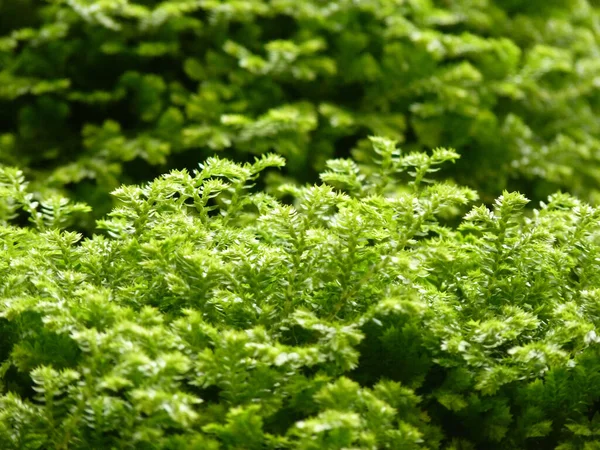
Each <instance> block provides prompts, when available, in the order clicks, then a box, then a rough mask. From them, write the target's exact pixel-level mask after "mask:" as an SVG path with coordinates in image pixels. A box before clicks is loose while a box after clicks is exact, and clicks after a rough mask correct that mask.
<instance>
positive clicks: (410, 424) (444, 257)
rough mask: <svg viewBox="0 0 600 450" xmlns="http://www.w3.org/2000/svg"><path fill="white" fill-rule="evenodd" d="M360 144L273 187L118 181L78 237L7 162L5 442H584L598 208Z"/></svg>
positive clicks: (241, 182) (221, 165) (29, 445)
mask: <svg viewBox="0 0 600 450" xmlns="http://www.w3.org/2000/svg"><path fill="white" fill-rule="evenodd" d="M371 143H372V145H373V154H375V155H377V158H376V159H375V160H374V162H373V163H372V164H371V165H369V166H367V167H366V168H362V167H360V166H359V165H358V164H357V163H356V162H354V161H353V160H349V159H338V160H331V161H329V162H328V163H327V170H325V171H324V172H323V173H322V175H321V178H322V182H321V183H320V184H315V185H306V186H298V185H296V184H288V185H281V186H280V187H279V190H278V192H277V195H275V194H274V193H271V194H269V193H267V192H265V191H263V190H256V189H254V188H252V186H253V185H254V184H255V183H256V182H257V177H258V176H259V174H260V173H261V172H264V171H270V170H272V169H273V168H280V167H282V166H283V164H284V160H283V158H282V157H280V156H276V155H273V154H266V155H263V156H261V157H259V158H257V159H256V160H255V162H253V163H245V164H236V163H233V162H230V161H228V160H226V159H220V158H216V157H212V158H209V159H207V160H206V161H205V162H204V163H203V164H202V165H201V166H200V168H199V169H198V170H195V171H194V172H188V171H187V170H175V171H171V172H170V173H169V174H167V175H164V176H161V177H159V178H157V179H156V180H154V181H152V182H150V183H146V184H143V185H139V186H122V187H120V188H118V189H117V190H115V191H114V192H113V195H114V197H115V198H116V200H117V204H118V206H117V207H116V208H115V209H113V211H112V212H111V213H110V214H109V215H108V216H107V217H106V218H104V219H102V220H100V221H99V222H98V228H99V230H102V233H101V234H96V235H94V236H93V237H90V238H82V236H81V235H79V234H77V233H75V232H72V231H67V230H64V229H63V227H64V226H65V224H68V223H69V221H68V220H67V218H68V217H72V214H73V213H75V214H79V213H81V212H82V211H83V209H84V207H83V206H81V205H79V206H76V205H73V204H71V203H68V202H66V201H58V200H57V201H56V202H54V203H52V204H51V205H53V206H52V207H40V206H38V205H36V204H35V203H34V202H33V200H32V197H31V194H29V192H28V187H27V186H26V185H25V184H24V181H23V179H22V175H21V174H20V173H19V172H18V171H16V170H14V169H9V168H3V169H2V171H1V172H0V180H1V181H2V196H0V199H1V200H0V205H1V208H0V211H1V212H2V217H1V220H2V224H1V226H0V236H1V238H0V242H1V243H2V246H3V252H2V253H1V254H0V273H1V277H2V280H3V281H2V283H1V284H0V298H1V300H0V336H1V338H2V343H3V345H2V346H1V347H0V381H1V384H0V389H1V394H2V395H1V396H0V442H2V446H3V448H6V449H17V448H18V449H84V448H85V449H89V448H98V449H100V448H123V449H127V448H131V449H134V448H135V449H140V448H148V449H150V448H165V449H264V448H273V449H303V450H305V449H306V450H307V449H340V450H341V449H349V448H355V449H359V448H360V449H383V448H388V449H438V448H439V449H442V448H443V449H475V448H489V449H519V450H522V449H546V448H548V449H550V448H561V449H563V450H565V449H589V448H594V447H595V446H598V445H600V441H599V440H598V438H597V434H598V432H597V405H598V401H599V400H600V380H599V379H598V377H599V375H598V374H600V370H599V369H600V366H599V365H600V358H599V356H600V355H599V354H598V352H599V347H598V343H599V341H600V338H599V337H598V331H597V327H598V325H599V323H598V317H600V314H599V312H600V311H599V309H598V301H597V297H598V292H600V277H599V275H598V274H599V273H600V271H599V270H598V269H599V267H598V261H599V260H600V259H599V256H598V250H599V249H600V246H599V240H598V239H599V236H600V228H599V226H598V223H599V221H598V219H599V215H600V212H599V211H598V210H597V209H596V208H594V207H591V206H588V205H586V204H585V203H583V202H581V201H580V200H577V199H575V198H574V197H572V196H570V195H567V194H561V193H559V194H555V195H553V196H551V197H550V198H549V199H548V200H547V201H546V202H544V203H541V204H540V206H539V207H537V208H535V209H526V208H525V206H526V204H527V202H528V200H527V199H526V198H525V197H523V196H522V195H521V194H518V193H508V192H505V193H504V194H503V195H502V196H500V197H499V198H498V199H497V200H496V202H495V204H494V205H493V207H492V208H491V209H489V208H487V207H485V206H476V205H474V206H473V203H474V202H475V201H476V200H477V196H476V194H475V192H474V191H472V190H471V189H469V188H466V187H460V186H457V185H455V184H452V183H449V182H440V181H435V182H434V181H433V180H431V179H430V178H431V177H432V176H433V172H435V171H436V170H437V169H438V168H439V167H440V166H441V165H442V164H443V163H445V162H450V161H454V160H456V159H457V157H458V155H457V154H456V153H455V152H454V151H450V150H446V149H436V150H434V151H432V152H430V153H410V152H409V153H403V152H401V151H400V150H399V149H397V148H396V146H395V144H394V142H392V141H389V140H386V139H381V138H372V139H371ZM278 195H281V196H282V198H285V199H289V200H290V201H286V202H283V201H282V200H280V199H278ZM39 204H40V205H44V203H43V202H40V203H39ZM40 208H41V209H40ZM50 210H51V211H52V212H51V213H50V212H47V211H50ZM465 212H466V214H465ZM23 214H25V215H26V216H27V215H28V216H29V217H31V219H32V221H33V226H31V227H21V226H17V225H15V224H14V221H15V220H19V217H21V216H22V215H23ZM40 214H41V219H40V218H39V217H40ZM15 215H17V217H16V218H15ZM461 216H464V217H463V218H462V219H461ZM56 218H62V219H60V220H59V219H56ZM557 446H558V447H557Z"/></svg>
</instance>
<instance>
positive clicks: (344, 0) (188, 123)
mask: <svg viewBox="0 0 600 450" xmlns="http://www.w3.org/2000/svg"><path fill="white" fill-rule="evenodd" d="M599 19H600V12H599V11H598V10H597V2H595V1H593V0H527V1H521V0H360V1H355V0H336V1H332V0H301V1H296V0H294V1H292V0H268V1H267V0H243V1H236V0H166V1H156V0H102V1H97V0H53V1H47V2H44V1H34V0H19V1H15V0H2V1H0V36H2V37H1V38H0V162H2V163H4V164H8V165H11V166H19V167H21V168H22V169H23V170H25V172H26V175H27V176H28V177H29V179H30V180H31V181H32V182H33V183H34V186H35V187H36V189H37V190H44V191H47V190H54V191H56V190H59V191H61V190H63V189H65V188H66V189H67V191H69V195H70V196H74V197H75V198H76V199H78V200H83V201H86V202H87V203H89V204H92V205H93V206H94V211H95V213H96V214H97V216H98V215H101V214H103V213H105V212H107V211H108V210H110V204H109V203H108V202H107V199H108V195H107V194H108V192H110V191H112V190H113V189H115V188H116V187H118V186H119V185H120V184H121V183H131V182H134V183H137V182H141V181H147V180H149V179H152V178H154V177H155V176H156V175H157V174H159V173H162V172H164V171H166V170H167V169H171V168H178V169H181V168H183V167H185V166H186V165H188V164H189V161H194V163H195V161H199V160H202V159H204V158H205V157H207V156H210V155H211V154H212V153H213V152H214V151H226V152H227V153H226V154H227V155H229V156H233V157H235V158H236V159H239V158H243V159H244V160H251V159H252V158H251V157H250V156H249V154H264V153H266V152H269V151H275V152H277V153H279V154H281V155H283V156H285V157H286V159H287V160H288V162H289V164H288V172H287V173H288V174H289V175H292V176H293V177H295V178H297V179H299V180H300V181H306V180H311V181H314V175H315V174H316V173H317V172H315V169H316V170H317V171H322V170H323V169H324V164H325V161H326V160H327V159H329V158H331V157H332V156H334V155H337V156H348V155H347V151H348V149H349V148H351V147H352V146H353V145H355V144H356V151H355V156H356V158H357V159H358V160H360V161H365V160H370V155H369V154H368V153H369V149H370V147H369V146H368V143H367V142H366V140H365V137H366V136H367V135H369V134H378V135H384V136H388V137H390V138H393V139H396V140H399V141H400V142H403V145H404V148H406V149H407V150H409V151H423V150H427V149H429V148H435V147H438V146H449V147H452V148H455V149H457V151H458V153H459V154H461V156H462V158H461V162H460V163H459V164H458V165H457V166H456V168H455V170H454V171H453V172H452V176H453V178H455V179H456V180H457V181H459V182H460V183H462V184H465V185H469V186H471V187H473V188H476V189H478V190H479V192H480V193H481V196H482V199H483V200H485V201H486V202H491V201H493V199H494V198H495V197H496V196H497V195H498V194H500V192H501V191H502V190H503V189H505V188H513V189H514V188H518V189H519V190H521V191H523V192H525V193H526V194H527V195H530V196H532V198H535V199H543V198H545V197H546V196H547V194H549V193H551V192H553V191H554V190H555V189H556V188H561V189H563V190H564V191H566V192H570V193H573V194H576V195H578V196H580V197H581V198H582V199H583V200H586V201H592V202H596V201H597V200H598V187H599V184H600V172H599V169H598V167H599V159H600V157H599V152H600V124H599V122H598V120H597V116H598V113H599V108H600V107H599V106H598V105H599V103H598V99H599V97H598V87H599V86H600V84H599V81H598V71H599V63H598V54H600V44H599V42H598V37H599V31H598V21H599Z"/></svg>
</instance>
